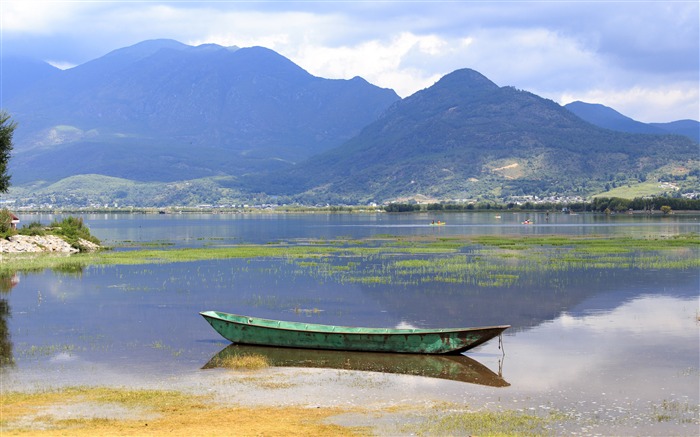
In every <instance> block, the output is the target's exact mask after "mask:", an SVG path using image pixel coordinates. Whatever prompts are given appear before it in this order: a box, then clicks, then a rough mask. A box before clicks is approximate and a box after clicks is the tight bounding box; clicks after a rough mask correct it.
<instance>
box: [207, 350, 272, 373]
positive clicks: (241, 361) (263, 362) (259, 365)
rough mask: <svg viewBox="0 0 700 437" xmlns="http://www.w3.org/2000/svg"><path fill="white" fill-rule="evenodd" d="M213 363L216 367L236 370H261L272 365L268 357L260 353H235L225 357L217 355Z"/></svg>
mask: <svg viewBox="0 0 700 437" xmlns="http://www.w3.org/2000/svg"><path fill="white" fill-rule="evenodd" d="M213 364H214V366H215V367H224V368H227V369H235V370H260V369H264V368H266V367H269V366H270V363H269V361H268V359H267V357H265V356H263V355H259V354H240V355H238V354H234V355H227V356H225V357H223V358H219V357H217V358H216V359H215V362H214V363H213Z"/></svg>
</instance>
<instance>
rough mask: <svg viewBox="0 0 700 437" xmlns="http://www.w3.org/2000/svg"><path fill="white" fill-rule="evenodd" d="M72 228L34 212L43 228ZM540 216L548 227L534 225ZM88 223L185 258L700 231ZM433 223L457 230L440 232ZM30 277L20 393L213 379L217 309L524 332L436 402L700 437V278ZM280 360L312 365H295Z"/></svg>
mask: <svg viewBox="0 0 700 437" xmlns="http://www.w3.org/2000/svg"><path fill="white" fill-rule="evenodd" d="M496 215H500V216H501V217H500V218H496ZM56 218H60V217H59V216H51V215H36V216H27V217H22V219H23V221H25V222H31V221H41V222H42V223H48V222H50V221H52V220H53V219H56ZM526 218H529V219H531V220H533V221H534V224H533V225H522V224H521V222H522V221H524V220H525V219H526ZM84 219H85V222H86V223H87V225H88V226H89V227H90V229H91V231H92V232H93V234H95V235H96V236H97V237H98V238H100V239H102V240H103V242H106V243H107V244H111V245H119V244H121V243H122V242H124V241H129V242H135V243H147V242H159V243H162V244H166V243H167V244H171V245H173V246H177V247H180V246H192V247H196V246H226V245H232V244H240V243H267V242H276V241H281V240H294V239H305V238H313V239H333V238H339V237H343V238H348V237H349V238H365V237H371V236H382V235H393V236H416V235H433V234H438V235H445V236H449V235H482V234H483V235H549V234H567V235H663V236H669V235H675V234H678V233H688V232H700V222H699V221H698V216H697V215H695V216H693V215H689V216H683V215H675V216H671V217H658V216H657V217H647V216H643V215H635V216H627V215H620V216H612V217H608V216H603V215H583V214H582V215H561V214H551V215H549V216H546V215H544V214H509V213H493V214H485V213H472V214H444V215H428V214H409V215H389V214H366V215H364V214H357V215H349V214H338V215H303V214H300V215H243V214H239V215H225V214H218V215H217V214H196V215H194V214H182V215H127V214H122V215H110V214H106V215H86V216H84ZM432 220H436V221H437V220H441V221H444V222H446V223H447V225H445V226H440V227H435V226H430V222H431V221H432ZM685 256H698V253H691V254H689V255H688V254H686V255H685ZM344 262H347V261H344ZM363 262H366V263H367V264H366V265H362V268H367V269H370V268H373V267H374V264H373V263H374V262H375V261H372V260H370V261H366V260H365V261H363ZM377 262H380V261H377ZM15 280H16V281H18V282H17V283H16V285H15V286H14V287H13V288H12V289H11V290H10V291H7V292H5V293H3V294H2V295H0V298H1V300H0V303H2V306H3V307H4V308H5V309H6V311H5V312H4V317H3V322H4V324H5V326H6V329H5V330H4V331H3V332H4V333H5V335H6V337H7V338H6V339H4V341H5V342H7V343H8V344H10V346H11V347H10V351H11V358H12V361H13V364H11V365H6V366H4V368H3V369H2V383H3V389H4V390H10V389H27V388H42V387H53V386H60V385H76V384H81V385H82V384H88V385H89V384H117V385H129V384H136V385H138V384H140V383H146V382H148V381H151V380H153V379H154V378H166V377H170V378H178V377H179V376H181V375H186V374H190V373H192V372H205V371H206V370H199V369H201V368H202V367H203V366H205V365H206V364H207V363H208V362H209V360H210V359H211V358H212V357H214V356H215V355H217V354H218V353H220V352H221V351H222V350H223V349H225V347H226V346H227V342H226V341H224V340H223V339H221V338H220V337H218V335H217V334H216V333H215V332H214V331H213V330H212V329H211V328H210V327H209V325H208V324H207V323H206V322H205V321H204V320H203V319H202V318H201V316H199V315H198V312H199V311H203V310H211V309H215V310H221V311H229V312H236V313H242V314H251V315H256V316H261V317H268V318H273V319H283V320H309V321H312V322H317V323H329V324H336V325H354V326H416V327H445V326H477V325H494V324H510V325H512V328H511V329H510V330H508V331H506V334H505V335H504V337H503V348H502V349H501V348H499V342H498V341H496V340H494V341H491V342H490V343H488V344H486V345H484V346H482V347H480V348H478V349H475V350H474V351H470V352H469V353H467V354H466V355H467V357H468V360H469V361H468V362H465V363H460V364H459V365H460V366H462V367H463V369H462V370H460V372H461V375H462V376H460V378H461V380H459V381H450V380H443V379H440V381H443V382H441V383H440V384H441V385H439V386H436V387H437V388H436V390H437V392H436V393H438V394H439V395H440V396H442V397H444V398H445V399H447V400H458V399H462V398H461V397H463V396H465V393H470V394H471V395H472V396H478V398H479V399H481V400H483V401H484V402H486V403H489V402H491V403H492V404H494V405H498V406H501V407H503V408H516V409H523V410H536V411H540V412H541V411H543V410H548V409H552V410H563V411H567V412H571V411H574V412H576V413H575V414H581V415H582V417H583V418H584V419H585V420H584V419H582V420H581V421H580V422H577V423H579V425H577V426H579V427H580V426H582V425H581V423H583V422H586V423H589V422H591V421H592V422H593V423H598V424H601V423H602V426H603V428H601V429H603V430H605V429H608V430H610V429H613V430H615V433H625V434H626V433H629V434H639V435H646V434H659V435H663V434H666V433H671V434H679V435H696V434H697V433H698V430H699V429H698V405H699V404H700V388H699V385H698V378H699V371H698V367H700V364H699V360H700V327H699V323H698V315H699V314H700V308H699V300H700V291H699V289H700V272H698V271H697V270H694V269H691V270H664V269H661V270H640V269H615V270H607V271H606V270H596V269H581V270H574V271H566V272H548V273H545V274H541V275H532V277H527V278H525V280H522V281H520V282H518V283H516V284H512V285H504V286H483V287H482V286H478V285H473V286H470V285H465V284H450V283H448V284H446V283H443V282H435V281H430V280H426V281H424V282H423V283H421V284H420V285H417V284H408V285H406V284H402V285H399V284H393V285H391V284H358V283H345V282H343V281H338V280H337V279H334V278H333V277H323V276H319V275H318V274H312V273H311V272H310V271H309V270H304V269H301V268H300V266H299V264H298V263H294V262H291V261H287V260H270V259H252V260H210V261H201V262H190V263H178V264H166V265H141V266H107V267H89V268H87V269H85V270H84V271H83V272H82V273H80V274H61V273H55V272H51V271H45V272H39V273H27V274H24V273H23V274H18V275H17V277H16V278H15ZM222 353H225V351H224V352H222ZM306 358H307V359H308V357H306ZM345 358H346V359H345V360H344V361H346V362H348V361H351V360H350V358H348V357H345ZM351 358H352V357H351ZM354 358H355V359H356V361H358V362H359V363H363V362H366V361H367V360H368V359H365V358H363V357H354ZM274 359H278V360H279V362H280V363H282V364H281V365H285V366H294V365H297V364H295V363H293V361H294V358H293V357H291V358H290V357H288V356H285V357H277V358H274ZM321 360H325V361H333V360H332V359H329V358H327V357H326V358H323V357H322V358H321ZM392 360H393V359H392V358H391V357H389V358H387V361H386V362H384V361H382V360H380V359H379V358H376V359H375V361H376V362H377V365H380V363H379V362H380V361H382V363H383V364H381V365H383V366H385V368H384V369H382V368H378V369H369V370H385V371H391V370H390V369H389V368H390V367H392V366H393V367H401V366H403V365H404V364H405V363H403V364H402V363H398V364H397V363H396V362H394V361H392ZM392 363H393V364H392ZM405 365H407V364H405ZM437 365H440V366H444V363H434V362H433V363H422V364H420V363H418V364H415V365H414V368H413V369H410V370H408V372H409V373H419V374H427V375H430V372H428V371H427V369H428V368H429V367H435V366H437ZM452 365H453V364H452V363H450V366H452ZM358 366H359V367H358V368H361V367H362V364H359V365H358ZM416 368H418V370H416ZM421 368H422V370H421ZM475 375H476V376H475ZM431 376H436V377H439V378H443V377H444V375H442V376H440V375H431ZM494 378H495V379H494ZM423 379H425V380H428V379H430V380H433V378H423ZM465 381H466V382H465ZM489 381H490V382H489ZM493 381H496V382H495V383H494V382H493ZM499 381H502V382H503V383H501V382H499ZM662 405H666V406H668V405H672V406H673V408H677V411H676V410H674V411H672V412H671V413H672V414H671V416H672V418H671V419H669V420H662V421H659V420H657V418H658V414H657V413H658V412H659V409H660V408H661V406H662ZM605 426H608V428H605ZM610 427H612V428H610ZM616 427H617V428H616ZM591 429H594V428H591ZM562 432H574V433H575V432H582V433H584V434H586V433H588V432H592V431H590V430H588V431H586V429H585V428H579V429H578V431H577V430H576V429H567V430H562ZM603 433H605V432H604V431H603Z"/></svg>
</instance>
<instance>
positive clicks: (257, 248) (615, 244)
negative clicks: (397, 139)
mask: <svg viewBox="0 0 700 437" xmlns="http://www.w3.org/2000/svg"><path fill="white" fill-rule="evenodd" d="M352 243H353V244H352V245H348V244H343V240H329V241H325V240H316V241H314V244H313V245H311V244H309V242H308V240H299V241H291V242H278V243H276V244H261V245H240V246H233V247H224V248H221V247H219V248H210V247H207V248H185V249H170V250H154V249H148V250H136V251H103V252H99V253H95V254H78V255H73V256H70V257H56V256H49V255H39V256H33V257H27V256H26V255H23V256H17V257H14V256H5V257H3V259H2V262H0V273H2V272H5V273H13V272H15V271H40V270H42V269H45V268H51V269H55V270H57V271H61V272H66V273H67V274H71V275H80V274H82V272H83V271H84V269H86V268H88V267H91V266H104V265H135V264H165V263H181V262H193V261H200V260H217V259H218V260H223V259H253V258H268V259H281V260H285V261H286V262H288V263H294V264H295V265H296V267H297V268H298V269H299V270H298V271H299V274H302V275H311V276H312V277H316V278H319V279H322V280H324V281H335V282H337V283H360V284H367V285H372V284H381V285H387V284H391V285H402V284H403V285H416V284H422V283H425V282H426V281H428V282H431V281H432V282H442V283H463V284H465V285H473V286H478V287H508V286H513V285H516V284H518V283H519V282H520V281H522V280H523V279H524V278H525V277H526V275H530V274H533V277H534V275H535V274H537V273H543V272H571V271H581V270H596V269H597V270H601V269H602V270H612V269H691V268H698V267H700V256H698V253H699V252H700V238H699V237H698V235H697V234H684V235H679V236H675V237H669V238H633V237H563V236H527V237H500V236H497V237H496V236H474V237H466V236H464V237H453V238H436V237H426V236H421V237H416V238H394V239H377V238H370V239H367V240H363V241H362V242H360V241H358V240H352ZM361 243H362V244H361ZM465 251H466V253H465ZM269 273H270V274H271V275H274V274H275V271H272V270H270V271H269ZM272 304H273V305H274V303H272ZM258 305H270V302H267V303H264V302H259V303H258Z"/></svg>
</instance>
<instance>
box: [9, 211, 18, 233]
mask: <svg viewBox="0 0 700 437" xmlns="http://www.w3.org/2000/svg"><path fill="white" fill-rule="evenodd" d="M10 218H11V220H10V227H11V228H12V229H17V225H18V224H19V217H17V216H16V215H14V214H13V213H10Z"/></svg>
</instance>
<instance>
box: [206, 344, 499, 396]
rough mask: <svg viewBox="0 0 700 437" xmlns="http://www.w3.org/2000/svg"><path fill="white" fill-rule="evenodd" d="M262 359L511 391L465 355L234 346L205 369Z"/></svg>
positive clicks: (277, 364) (495, 375) (284, 365)
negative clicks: (248, 357)
mask: <svg viewBox="0 0 700 437" xmlns="http://www.w3.org/2000/svg"><path fill="white" fill-rule="evenodd" d="M246 355H259V356H263V357H265V358H266V359H267V362H268V363H269V364H270V365H271V366H277V367H311V368H325V369H343V370H359V371H369V372H383V373H394V374H402V375H415V376H424V377H429V378H439V379H449V380H452V381H460V382H467V383H470V384H478V385H487V386H491V387H507V386H509V385H510V384H509V383H508V382H506V381H505V380H504V379H503V378H502V377H501V375H499V374H496V373H494V372H493V371H491V370H490V369H489V368H488V367H486V366H484V365H483V364H481V363H479V362H478V361H476V360H474V359H472V358H469V357H467V356H464V355H418V354H391V353H379V352H344V351H326V350H312V349H294V348H279V347H265V346H248V345H234V344H231V345H229V346H227V347H225V348H224V349H222V350H221V351H220V352H219V353H217V354H216V355H214V356H213V357H212V358H211V359H210V360H209V362H208V363H207V364H205V365H204V367H203V368H204V369H211V368H215V367H226V362H227V359H229V358H236V357H241V356H246Z"/></svg>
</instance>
